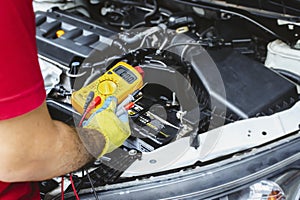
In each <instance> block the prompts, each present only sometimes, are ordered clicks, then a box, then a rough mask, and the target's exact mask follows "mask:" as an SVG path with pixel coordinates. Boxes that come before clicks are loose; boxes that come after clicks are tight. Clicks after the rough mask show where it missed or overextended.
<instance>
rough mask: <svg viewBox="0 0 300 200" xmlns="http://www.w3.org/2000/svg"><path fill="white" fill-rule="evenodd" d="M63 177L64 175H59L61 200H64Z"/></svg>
mask: <svg viewBox="0 0 300 200" xmlns="http://www.w3.org/2000/svg"><path fill="white" fill-rule="evenodd" d="M64 179H65V177H64V176H61V183H60V184H61V185H60V188H61V200H65V192H64Z"/></svg>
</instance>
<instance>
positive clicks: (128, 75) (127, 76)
mask: <svg viewBox="0 0 300 200" xmlns="http://www.w3.org/2000/svg"><path fill="white" fill-rule="evenodd" d="M114 72H115V73H116V74H118V75H119V76H121V77H122V78H123V79H124V80H125V81H127V82H128V83H129V84H131V83H133V82H134V81H135V80H136V79H137V77H136V76H135V75H134V73H133V72H132V71H130V70H129V69H127V68H126V67H124V66H122V65H120V66H118V67H117V68H115V69H114Z"/></svg>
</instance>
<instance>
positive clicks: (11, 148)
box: [0, 102, 105, 182]
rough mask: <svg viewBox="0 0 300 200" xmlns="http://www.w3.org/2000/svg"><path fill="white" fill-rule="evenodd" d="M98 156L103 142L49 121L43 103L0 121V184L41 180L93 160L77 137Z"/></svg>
mask: <svg viewBox="0 0 300 200" xmlns="http://www.w3.org/2000/svg"><path fill="white" fill-rule="evenodd" d="M77 132H78V133H79V134H85V138H87V140H89V141H85V142H89V146H91V147H96V148H94V149H90V151H93V153H95V155H97V154H98V155H100V152H101V151H102V149H103V147H104V144H105V140H104V137H103V135H102V134H99V132H98V131H96V130H88V131H75V130H74V129H72V128H71V127H69V126H67V125H66V124H64V123H61V122H59V121H54V120H51V118H50V116H49V113H48V110H47V106H46V103H45V102H44V103H43V104H42V105H41V106H40V107H38V108H37V109H35V110H33V111H31V112H29V113H27V114H24V115H21V116H18V117H15V118H12V119H8V120H2V121H1V120H0V158H1V159H0V166H1V167H0V180H1V181H5V182H19V181H36V180H45V179H48V178H52V177H55V176H59V175H62V174H66V173H68V172H71V171H73V170H76V169H78V168H80V167H81V166H83V165H84V164H86V163H87V162H89V161H91V160H92V159H93V156H92V155H91V154H90V153H88V151H87V150H86V148H85V147H84V145H83V143H82V140H81V139H79V136H78V134H77Z"/></svg>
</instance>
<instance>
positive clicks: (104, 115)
mask: <svg viewBox="0 0 300 200" xmlns="http://www.w3.org/2000/svg"><path fill="white" fill-rule="evenodd" d="M116 106H117V99H116V97H114V96H110V97H108V98H107V99H106V100H105V102H104V104H103V106H102V107H101V108H99V109H98V110H96V111H95V112H94V113H93V114H92V115H91V116H90V118H89V119H88V121H86V122H85V123H84V125H83V127H84V128H89V129H96V130H97V131H99V132H100V133H102V134H103V136H104V137H105V140H106V143H105V146H104V149H103V151H102V153H101V154H100V155H99V156H98V158H99V157H101V156H103V155H104V154H106V153H110V152H112V151H113V150H115V149H116V148H118V147H119V146H121V145H122V144H123V142H124V141H125V140H126V139H127V138H128V137H129V136H130V127H129V122H128V114H127V112H124V113H123V114H122V115H121V116H119V117H117V116H116V114H115V110H116Z"/></svg>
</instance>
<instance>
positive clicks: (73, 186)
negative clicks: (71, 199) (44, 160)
mask: <svg viewBox="0 0 300 200" xmlns="http://www.w3.org/2000/svg"><path fill="white" fill-rule="evenodd" d="M70 181H71V186H72V189H73V192H74V195H75V197H76V200H80V198H79V196H78V194H77V191H76V188H75V185H74V181H73V175H72V173H71V174H70Z"/></svg>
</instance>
